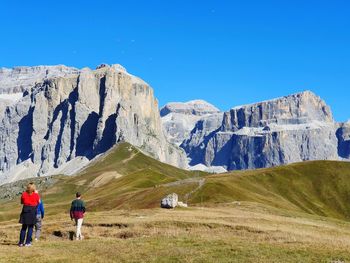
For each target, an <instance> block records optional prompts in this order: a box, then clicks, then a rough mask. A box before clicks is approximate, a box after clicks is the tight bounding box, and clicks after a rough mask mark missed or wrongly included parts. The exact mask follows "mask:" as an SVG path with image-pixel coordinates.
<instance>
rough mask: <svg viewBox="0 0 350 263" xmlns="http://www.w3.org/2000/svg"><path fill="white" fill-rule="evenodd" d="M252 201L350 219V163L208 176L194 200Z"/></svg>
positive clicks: (302, 164)
mask: <svg viewBox="0 0 350 263" xmlns="http://www.w3.org/2000/svg"><path fill="white" fill-rule="evenodd" d="M237 200H239V201H242V200H243V201H251V202H257V203H262V204H266V205H270V206H274V207H278V208H283V209H292V210H299V211H303V212H307V213H311V214H317V215H322V216H331V217H336V218H347V219H348V218H350V163H348V162H335V161H312V162H304V163H297V164H291V165H286V166H280V167H274V168H268V169H259V170H251V171H239V172H233V173H228V174H219V175H210V176H206V182H205V184H204V185H203V187H202V188H201V189H199V190H198V191H197V192H196V193H195V194H194V195H193V198H192V200H191V201H192V202H194V203H199V202H203V203H223V202H226V203H227V202H233V201H237Z"/></svg>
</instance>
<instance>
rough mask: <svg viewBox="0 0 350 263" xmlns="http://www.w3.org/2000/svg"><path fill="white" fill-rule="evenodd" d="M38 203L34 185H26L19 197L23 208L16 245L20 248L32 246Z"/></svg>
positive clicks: (38, 199) (38, 198)
mask: <svg viewBox="0 0 350 263" xmlns="http://www.w3.org/2000/svg"><path fill="white" fill-rule="evenodd" d="M39 203H40V196H39V194H38V193H35V185H34V183H29V184H28V185H27V190H26V191H25V192H23V193H22V196H21V204H22V205H23V208H22V212H21V216H20V220H19V222H20V223H21V224H22V228H21V232H20V237H19V243H18V246H20V247H23V246H31V245H32V235H33V227H34V225H35V223H36V210H37V206H38V205H39ZM27 230H28V231H27ZM26 234H27V235H26ZM24 240H25V243H24Z"/></svg>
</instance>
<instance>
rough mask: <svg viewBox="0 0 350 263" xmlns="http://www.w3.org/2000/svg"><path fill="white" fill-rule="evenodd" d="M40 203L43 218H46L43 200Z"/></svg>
mask: <svg viewBox="0 0 350 263" xmlns="http://www.w3.org/2000/svg"><path fill="white" fill-rule="evenodd" d="M39 205H40V213H41V219H43V218H44V213H45V210H44V203H43V201H41V202H40V204H39Z"/></svg>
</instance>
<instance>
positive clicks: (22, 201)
mask: <svg viewBox="0 0 350 263" xmlns="http://www.w3.org/2000/svg"><path fill="white" fill-rule="evenodd" d="M23 195H24V192H23V193H22V195H21V205H23V203H24V200H23V199H24V196H23Z"/></svg>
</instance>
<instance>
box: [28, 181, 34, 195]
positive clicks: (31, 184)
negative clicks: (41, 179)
mask: <svg viewBox="0 0 350 263" xmlns="http://www.w3.org/2000/svg"><path fill="white" fill-rule="evenodd" d="M35 190H36V188H35V184H34V183H29V184H28V185H27V193H28V194H31V193H34V192H35Z"/></svg>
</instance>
